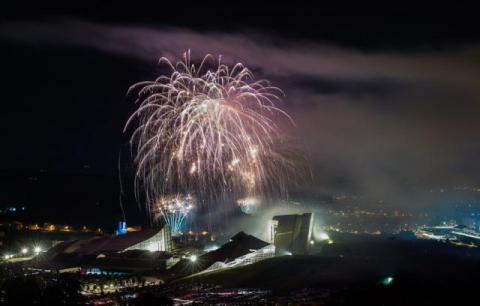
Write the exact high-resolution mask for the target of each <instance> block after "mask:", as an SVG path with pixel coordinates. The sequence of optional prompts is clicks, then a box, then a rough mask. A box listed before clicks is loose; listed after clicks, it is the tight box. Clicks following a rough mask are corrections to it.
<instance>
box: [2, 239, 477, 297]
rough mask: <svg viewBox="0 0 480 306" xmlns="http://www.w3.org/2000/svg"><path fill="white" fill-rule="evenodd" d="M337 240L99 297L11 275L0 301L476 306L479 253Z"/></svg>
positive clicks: (411, 242)
mask: <svg viewBox="0 0 480 306" xmlns="http://www.w3.org/2000/svg"><path fill="white" fill-rule="evenodd" d="M332 239H333V240H334V241H335V242H334V243H333V244H331V245H327V244H325V245H317V246H316V247H315V248H314V250H313V254H312V255H308V256H281V257H276V258H271V259H267V260H264V261H261V262H257V263H255V264H252V265H249V266H243V267H239V268H235V269H229V270H222V271H217V272H210V273H208V274H207V273H206V274H200V275H194V276H190V277H186V278H183V279H179V280H174V281H172V282H170V283H167V284H164V285H159V286H148V287H147V286H146V287H143V288H142V287H138V288H136V289H131V290H126V291H117V292H110V293H105V294H103V295H101V296H87V297H82V296H81V294H80V290H81V283H82V278H81V276H75V275H70V276H68V277H67V276H57V275H46V276H45V275H43V276H38V275H37V276H36V275H30V276H22V275H21V273H12V272H11V270H10V272H9V273H4V274H3V275H2V280H1V290H2V291H1V295H2V296H1V298H2V303H3V304H6V305H20V304H21V305H29V304H30V305H33V304H36V305H56V304H64V305H66V304H65V303H67V304H69V305H74V304H78V305H81V304H90V305H166V304H176V305H182V304H184V305H187V304H224V305H225V304H232V305H253V304H262V305H274V304H286V303H291V304H292V303H293V304H294V305H295V304H305V305H317V304H321V305H463V304H465V305H466V304H469V305H470V303H471V301H476V300H477V298H476V293H477V292H479V290H480V283H479V282H478V278H479V276H480V250H479V249H478V248H468V247H458V246H454V245H452V244H449V243H442V242H435V241H426V240H417V239H415V238H414V237H411V236H395V237H393V236H357V235H343V234H337V235H332ZM192 264H198V265H201V264H202V263H201V262H196V263H192ZM5 269H6V268H5V267H3V270H5ZM109 282H111V280H110V281H109ZM62 301H64V302H62ZM19 303H20V304H19ZM475 304H476V303H474V304H471V305H475Z"/></svg>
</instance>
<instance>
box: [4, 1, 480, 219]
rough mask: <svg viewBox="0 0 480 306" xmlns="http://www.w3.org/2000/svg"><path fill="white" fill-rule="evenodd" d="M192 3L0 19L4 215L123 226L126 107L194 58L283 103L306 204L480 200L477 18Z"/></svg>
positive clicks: (453, 12)
mask: <svg viewBox="0 0 480 306" xmlns="http://www.w3.org/2000/svg"><path fill="white" fill-rule="evenodd" d="M97 2H98V1H97ZM197 2H198V4H192V5H191V4H188V3H187V2H185V3H180V2H175V3H170V4H163V3H162V4H160V3H161V1H158V2H156V4H140V3H137V2H135V3H134V2H129V3H128V4H118V3H116V2H114V1H102V4H100V5H98V4H97V3H95V4H92V5H89V4H88V1H87V2H84V3H83V4H82V6H72V7H66V5H65V4H63V5H62V4H60V5H57V6H56V7H55V8H53V7H52V8H49V7H47V6H45V5H44V4H43V3H42V4H40V3H39V4H33V5H31V4H29V5H26V4H25V3H17V4H14V5H10V6H9V5H5V4H2V6H4V7H2V9H1V14H2V17H1V21H0V67H1V83H0V84H1V85H0V86H1V87H0V88H1V99H2V111H1V112H0V129H1V131H2V150H1V152H0V171H1V173H2V175H1V179H2V187H1V188H2V189H1V190H0V191H1V194H0V201H2V202H3V203H20V202H21V203H27V204H29V205H31V206H33V207H37V208H38V207H42V208H44V207H57V206H58V205H60V204H59V203H62V204H61V205H62V207H70V206H71V207H77V210H78V211H82V210H83V208H84V207H98V206H102V205H103V206H105V207H106V208H105V210H107V211H108V210H109V209H110V208H111V207H113V209H112V211H115V214H116V215H118V213H119V212H118V209H117V207H118V156H119V152H120V151H121V152H122V173H123V175H125V176H126V177H127V178H126V179H125V180H126V182H125V184H127V185H129V184H130V181H129V180H128V175H129V173H130V171H129V168H130V167H131V163H130V160H129V151H128V145H127V139H128V137H127V136H128V135H125V134H123V131H122V130H123V125H124V123H125V121H126V119H127V117H128V115H129V114H130V113H131V112H132V110H133V109H134V105H133V100H131V99H128V98H127V97H126V96H125V94H126V91H127V89H128V87H129V85H131V84H133V83H135V82H137V81H141V80H145V79H151V78H153V77H154V76H155V75H156V74H157V73H158V72H159V71H158V66H157V65H156V62H157V60H158V58H159V57H161V56H167V57H169V58H171V59H178V58H179V57H180V56H181V54H182V53H183V52H184V51H186V50H188V49H191V50H192V54H193V57H194V58H197V59H198V58H200V57H202V56H203V55H204V54H205V53H207V52H209V53H212V54H215V55H219V54H221V55H222V56H223V57H222V58H223V59H224V61H226V62H234V61H235V62H236V61H241V62H243V63H245V64H246V65H247V66H249V67H250V68H252V70H253V71H255V73H256V75H257V76H258V77H259V78H267V79H270V80H271V81H272V82H273V83H274V84H275V85H277V86H279V87H281V88H282V89H284V91H285V93H286V94H287V99H286V101H285V105H283V107H285V108H286V109H287V110H288V111H289V112H290V113H291V114H292V116H293V117H294V119H295V120H296V122H297V129H296V130H295V131H293V133H295V135H296V136H298V139H299V142H300V143H301V146H302V149H303V150H304V151H305V152H307V155H308V157H309V159H310V163H311V168H312V171H313V174H314V179H313V182H312V183H309V184H307V187H305V188H303V189H304V190H303V191H306V192H307V193H308V192H319V191H320V190H321V191H330V192H340V191H342V192H343V191H347V192H351V193H359V194H367V195H369V196H371V197H372V198H375V199H379V198H381V199H385V198H386V199H387V201H390V202H391V203H392V204H393V205H407V206H408V205H422V201H425V197H424V196H423V191H424V190H430V189H431V188H453V187H454V186H458V185H462V186H463V185H465V186H470V187H476V186H479V187H480V166H479V163H478V160H479V157H480V141H479V140H480V139H479V134H478V133H479V131H480V123H479V122H480V121H479V120H478V117H479V115H480V104H479V103H480V53H479V52H480V49H479V45H478V42H479V39H480V37H479V36H480V34H479V32H478V30H477V27H476V26H477V24H476V23H477V22H476V20H477V16H476V11H475V10H474V9H473V8H470V7H466V6H462V5H458V4H453V1H452V3H450V4H449V5H445V6H439V4H436V5H428V4H423V5H407V4H403V5H402V4H401V2H398V3H397V4H392V3H389V4H388V5H386V4H385V5H383V7H379V6H378V5H373V4H372V5H365V4H362V5H358V4H357V5H354V6H347V5H346V4H345V5H341V4H338V5H334V4H328V5H323V6H320V7H313V6H308V5H307V4H299V3H293V2H289V3H288V4H278V3H268V2H261V1H257V2H258V3H255V4H251V3H248V2H231V3H229V4H228V5H227V4H226V2H223V4H222V3H213V2H208V1H207V2H205V1H202V2H201V3H200V2H199V1H197ZM260 2H261V3H260ZM297 2H298V1H297ZM42 182H43V183H42ZM72 185H73V186H72ZM53 186H55V187H53ZM128 188H129V187H128V186H127V187H126V189H127V192H128V191H129V189H128ZM130 191H131V190H130ZM129 201H130V202H133V200H131V199H130V200H129ZM67 202H71V203H73V204H68V205H67V204H64V203H67ZM99 202H100V204H99ZM407 202H408V204H406V203H407ZM412 203H413V204H412ZM129 205H130V206H134V207H135V205H134V204H129ZM69 213H70V212H69V211H67V212H65V214H66V215H68V214H69ZM116 215H115V216H116Z"/></svg>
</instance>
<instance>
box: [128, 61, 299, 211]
mask: <svg viewBox="0 0 480 306" xmlns="http://www.w3.org/2000/svg"><path fill="white" fill-rule="evenodd" d="M160 63H161V64H165V65H166V67H168V68H169V69H171V73H170V74H169V75H162V76H160V77H158V78H157V79H155V80H153V81H146V82H141V83H137V84H135V85H133V86H132V87H131V88H130V90H129V93H134V94H136V95H137V103H138V104H139V106H138V109H137V110H136V111H135V112H134V113H133V115H132V116H131V117H130V118H129V120H128V122H127V124H126V128H127V127H129V126H131V125H133V122H136V123H137V125H136V126H135V129H134V131H133V133H132V136H131V143H132V145H133V146H134V148H135V149H136V156H135V164H136V167H137V172H136V187H137V190H138V189H141V190H142V191H143V192H144V194H145V197H146V201H147V202H148V203H155V201H157V200H158V199H160V198H162V197H164V196H165V195H169V194H177V193H181V194H187V193H189V194H194V195H195V196H196V197H197V198H198V199H199V204H200V205H207V204H208V205H215V204H217V203H220V202H222V203H227V202H229V201H230V202H231V203H234V201H231V200H234V199H238V198H246V197H255V196H257V195H259V196H267V195H270V194H282V195H284V194H285V193H286V185H287V184H286V182H287V175H286V173H288V172H289V171H290V170H292V169H293V167H294V163H293V162H292V161H291V160H290V159H289V158H287V157H286V156H285V155H284V154H282V153H280V149H279V148H280V147H279V143H280V141H279V140H280V138H281V137H280V136H282V133H281V131H280V128H279V123H280V122H283V121H286V122H289V123H293V122H292V120H291V118H290V117H289V116H288V114H286V113H285V112H284V111H282V110H281V109H279V108H277V107H276V105H275V104H276V103H277V102H279V101H280V100H281V98H282V97H283V93H282V91H281V90H280V89H278V88H276V87H273V86H271V85H270V83H269V82H267V81H265V80H260V81H255V80H254V76H253V74H252V72H251V71H250V70H248V69H247V68H246V67H244V66H243V65H242V64H240V63H237V64H235V65H233V66H232V67H229V66H227V65H226V64H223V63H221V58H220V57H219V58H218V60H216V59H215V58H214V57H213V56H211V55H207V56H206V57H205V58H204V59H203V60H202V61H201V63H200V65H199V66H195V65H194V64H192V63H191V60H190V53H189V52H188V53H185V54H184V57H183V60H182V61H179V62H177V63H172V62H171V61H169V60H168V59H166V58H161V59H160Z"/></svg>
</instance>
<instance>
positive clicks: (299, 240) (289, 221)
mask: <svg viewBox="0 0 480 306" xmlns="http://www.w3.org/2000/svg"><path fill="white" fill-rule="evenodd" d="M271 227H272V228H271V230H270V232H271V235H272V237H273V243H274V245H275V252H276V254H277V255H285V254H287V253H288V254H290V253H291V254H293V255H298V254H306V253H307V252H308V249H309V246H310V241H311V237H312V228H313V213H305V214H302V215H282V216H275V217H273V219H272V223H271Z"/></svg>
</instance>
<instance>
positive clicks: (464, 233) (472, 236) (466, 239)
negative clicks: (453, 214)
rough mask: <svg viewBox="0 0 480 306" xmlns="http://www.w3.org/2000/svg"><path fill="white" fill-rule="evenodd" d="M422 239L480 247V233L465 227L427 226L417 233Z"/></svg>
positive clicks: (453, 225)
mask: <svg viewBox="0 0 480 306" xmlns="http://www.w3.org/2000/svg"><path fill="white" fill-rule="evenodd" d="M415 236H417V238H420V239H433V240H438V241H444V242H450V243H453V244H456V245H464V246H470V247H478V246H480V233H479V232H478V231H476V230H475V229H474V228H471V227H467V226H465V225H455V224H452V225H440V226H425V227H421V228H419V229H417V230H416V231H415Z"/></svg>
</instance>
